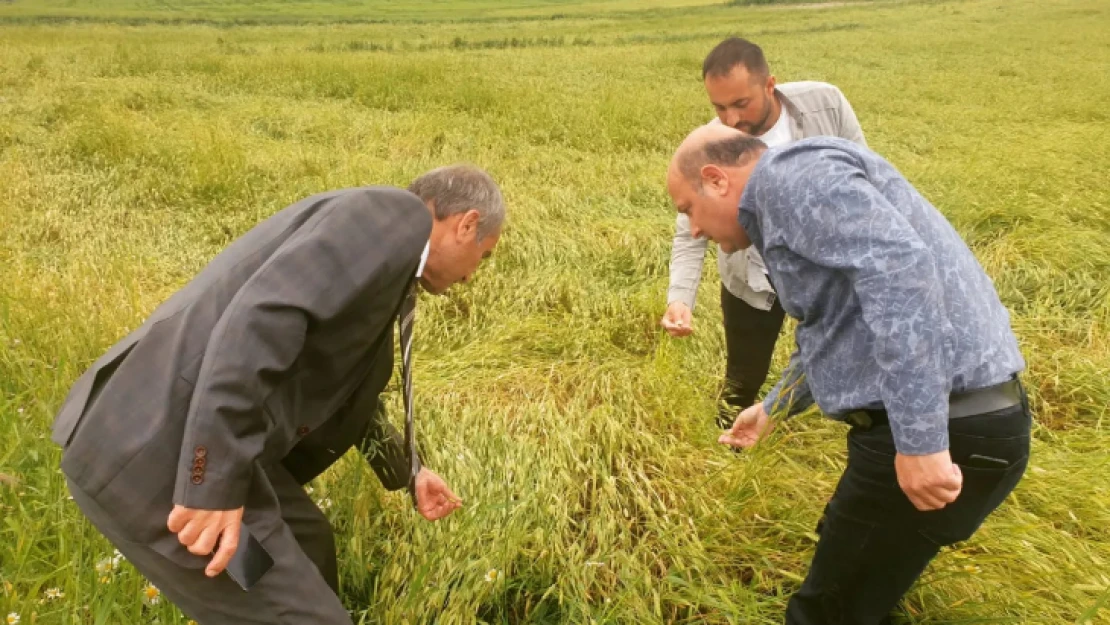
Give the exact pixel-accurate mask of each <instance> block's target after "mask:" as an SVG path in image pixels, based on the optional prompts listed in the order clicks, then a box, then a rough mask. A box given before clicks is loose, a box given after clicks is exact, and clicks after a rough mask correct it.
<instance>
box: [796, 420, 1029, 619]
mask: <svg viewBox="0 0 1110 625" xmlns="http://www.w3.org/2000/svg"><path fill="white" fill-rule="evenodd" d="M1029 427H1030V416H1029V410H1028V404H1027V403H1024V402H1023V404H1022V405H1019V406H1015V407H1013V408H1008V409H1005V410H1000V411H997V412H992V413H987V414H983V415H978V416H972V417H964V418H961V419H953V420H952V421H950V423H949V426H948V431H949V451H950V453H951V454H952V460H953V462H955V463H956V464H958V465H959V466H960V470H961V472H962V473H963V489H962V490H961V492H960V494H959V496H958V497H957V498H956V501H954V502H953V503H950V504H948V505H947V506H945V507H944V508H942V509H940V510H932V511H929V512H921V511H919V510H917V509H916V508H914V506H913V504H912V503H910V501H909V499H908V498H907V497H906V495H905V494H904V493H903V492H902V489H901V488H900V487H899V486H898V476H897V475H896V473H895V470H894V455H895V449H894V441H893V439H892V438H891V433H890V426H889V425H886V424H883V425H878V426H875V427H872V428H871V429H870V430H868V431H864V430H861V429H860V428H853V429H852V431H850V432H849V434H848V466H847V468H846V469H845V470H844V474H843V475H842V476H841V478H840V483H839V484H838V485H837V487H836V492H835V493H834V495H833V497H832V499H831V500H830V501H829V503H828V505H827V506H826V507H825V514H824V516H823V517H822V519H821V521H820V522H819V523H818V527H817V532H818V534H819V535H820V539H819V540H818V542H817V550H816V553H815V554H814V556H813V562H812V564H811V565H810V569H809V574H808V575H807V576H806V579H805V582H804V583H803V584H802V587H801V589H800V590H798V592H797V593H796V594H795V595H794V596H793V597H791V598H790V603H789V605H788V607H787V610H786V623H787V624H788V625H815V624H818V623H820V624H821V625H837V624H843V625H849V624H850V625H871V624H875V623H890V622H891V621H890V613H891V611H892V610H893V609H894V608H895V606H896V605H897V603H898V601H899V600H900V599H901V598H902V595H904V594H905V593H906V591H907V590H909V588H910V586H912V585H913V583H914V581H916V580H917V578H918V577H919V576H920V575H921V572H922V571H923V570H924V569H925V566H926V565H927V564H928V563H929V561H930V560H932V559H933V557H934V556H935V555H936V554H937V552H938V551H939V550H940V548H941V547H944V546H946V545H951V544H953V543H956V542H959V541H963V540H966V539H968V538H970V537H971V535H972V534H974V533H975V531H976V530H977V529H979V526H980V525H981V524H982V523H983V521H984V519H986V517H987V515H989V514H990V513H991V512H993V511H994V509H995V508H997V507H998V506H999V504H1001V503H1002V502H1003V500H1005V499H1006V496H1007V495H1009V494H1010V492H1011V491H1012V490H1013V489H1014V487H1015V486H1016V485H1017V483H1018V482H1019V481H1020V480H1021V477H1022V475H1023V474H1024V472H1025V466H1026V464H1027V463H1028V460H1029ZM973 454H978V455H983V456H989V457H992V458H999V459H1002V460H1004V461H1006V462H1007V463H1008V466H1006V467H995V466H989V465H988V464H985V463H983V462H982V461H980V460H976V459H972V458H970V456H971V455H973Z"/></svg>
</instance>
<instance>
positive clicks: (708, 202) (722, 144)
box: [667, 124, 767, 253]
mask: <svg viewBox="0 0 1110 625" xmlns="http://www.w3.org/2000/svg"><path fill="white" fill-rule="evenodd" d="M766 149H767V146H766V145H764V143H763V142H762V141H760V140H759V139H756V138H754V137H752V136H750V135H746V134H744V133H742V132H740V131H739V130H736V129H734V128H729V127H728V126H723V125H720V124H712V125H706V126H702V127H701V128H698V129H697V130H695V131H694V132H691V133H690V134H689V135H687V137H686V139H685V140H683V142H682V143H681V144H680V145H679V146H678V149H677V150H675V154H674V158H672V159H671V165H670V167H669V168H668V169H667V192H668V193H670V195H671V199H673V200H674V204H675V208H676V209H678V212H679V213H682V214H684V215H686V216H687V217H688V218H689V220H690V234H691V235H692V236H694V237H696V238H701V237H703V236H704V237H708V238H710V239H712V240H713V241H716V242H717V244H718V245H720V246H721V249H722V250H724V251H725V252H728V253H732V252H735V251H737V250H739V249H743V248H745V247H747V246H748V245H750V244H751V242H750V241H749V240H748V236H747V233H745V232H744V230H743V228H741V227H740V223H739V221H738V217H737V212H738V211H739V205H740V197H741V195H743V193H744V186H745V185H746V184H747V182H748V178H749V177H750V176H751V172H752V169H754V168H755V165H756V163H757V162H758V160H759V157H760V155H762V154H763V152H764V151H765V150H766Z"/></svg>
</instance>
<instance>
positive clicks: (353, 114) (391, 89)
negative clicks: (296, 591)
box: [0, 0, 1110, 625]
mask: <svg viewBox="0 0 1110 625" xmlns="http://www.w3.org/2000/svg"><path fill="white" fill-rule="evenodd" d="M640 7H643V8H642V9H641V8H640ZM553 18H558V19H553ZM1108 32H1110V6H1107V4H1106V3H1105V2H1103V1H1102V0H1072V1H1064V0H1045V1H1041V0H1038V1H1033V0H968V1H960V2H955V1H954V2H938V1H922V2H886V1H880V2H867V3H848V4H843V5H840V4H838V5H835V6H820V7H810V6H804V5H803V6H770V7H748V6H727V5H726V4H725V3H719V4H717V5H715V6H711V5H710V3H709V2H699V1H695V0H675V1H673V2H672V1H666V0H653V1H649V2H639V3H637V2H632V1H631V0H608V1H606V0H594V1H592V2H559V1H553V0H548V1H538V0H537V1H533V2H528V3H511V4H510V3H497V2H493V1H491V0H478V1H472V2H458V3H446V2H433V1H431V0H424V1H418V0H409V1H408V2H404V3H392V2H389V3H387V2H383V1H379V0H373V1H369V2H354V1H347V2H343V1H336V2H324V1H317V2H303V3H301V2H280V1H278V0H265V1H261V2H248V1H239V2H214V1H213V2H204V1H201V0H194V1H192V2H182V3H173V4H171V3H168V2H155V1H153V0H102V1H101V2H92V1H80V0H71V1H68V2H67V1H59V0H43V1H42V2H35V3H32V2H23V1H19V2H14V3H0V617H2V616H4V615H8V614H9V613H11V614H13V615H14V614H18V615H19V616H20V618H21V623H22V624H23V625H26V624H28V623H42V624H53V623H127V624H130V623H155V622H158V623H185V618H184V617H183V616H181V615H180V613H179V612H177V611H176V609H174V608H173V607H172V606H170V605H167V604H166V603H165V602H164V601H162V602H151V601H148V600H146V599H147V595H146V594H145V592H144V591H145V582H144V580H143V579H142V578H141V577H140V576H139V575H138V574H137V573H136V572H135V571H134V570H133V569H132V568H130V566H129V565H128V564H126V563H118V565H117V566H112V564H111V562H104V561H103V560H104V559H105V558H108V559H110V557H111V548H110V547H109V545H108V544H107V543H106V542H105V541H104V540H103V539H101V538H100V537H99V536H98V535H97V534H96V533H95V532H94V531H93V530H91V529H90V527H89V526H88V525H87V524H86V523H85V522H84V520H83V517H82V516H81V515H80V513H79V512H78V510H77V509H76V508H75V507H74V506H73V504H72V502H69V501H67V498H66V491H65V487H64V484H63V482H62V476H61V475H60V474H59V472H58V468H57V467H58V458H59V452H58V450H57V449H56V448H55V447H54V446H53V445H52V444H51V443H50V442H49V440H48V438H49V437H48V427H49V424H50V422H51V420H52V417H53V414H54V411H55V410H56V408H57V407H58V406H59V403H60V401H61V399H62V398H63V397H64V394H65V393H66V391H67V390H68V387H69V385H70V384H71V383H72V381H73V380H74V379H75V378H76V377H77V376H78V375H79V374H80V373H81V372H82V371H83V369H84V367H86V366H87V365H88V364H89V363H90V362H91V361H92V360H93V359H94V358H96V357H97V356H98V355H99V354H100V353H101V352H102V351H103V350H104V349H106V348H107V347H108V346H109V345H111V344H112V343H113V342H114V341H115V340H117V339H118V338H119V337H121V336H123V335H124V334H125V333H126V332H127V331H128V329H130V328H134V327H136V326H137V325H138V324H139V323H141V321H142V320H143V318H144V317H145V316H146V315H147V314H148V313H149V312H150V311H151V310H153V309H154V308H155V306H157V305H158V304H159V303H160V302H161V301H162V300H163V299H164V298H165V297H167V296H168V295H169V294H170V293H172V292H173V291H174V290H175V289H176V288H178V287H179V286H181V285H182V284H183V283H184V282H186V281H187V280H188V279H189V277H190V276H191V275H193V274H194V273H195V272H196V271H198V270H199V269H200V268H201V267H202V266H203V265H204V263H205V262H206V261H207V260H208V259H210V258H211V257H212V256H214V255H215V254H216V253H217V252H218V251H219V250H220V249H221V248H222V247H224V246H225V245H227V244H228V243H229V242H230V241H231V240H232V239H233V238H234V237H236V236H237V235H239V234H240V233H242V232H244V231H246V230H247V229H248V228H250V227H251V226H252V225H253V224H254V223H256V222H258V221H259V220H261V219H263V218H265V217H266V216H268V215H270V214H272V213H273V212H275V211H277V210H278V209H280V208H282V207H283V206H285V205H287V204H289V203H292V202H293V201H295V200H297V199H300V198H301V197H303V196H306V195H309V194H311V193H315V192H317V191H321V190H325V189H329V188H337V187H344V186H353V185H361V184H378V183H384V184H397V185H402V186H403V185H406V184H407V183H408V182H409V180H411V179H412V178H413V177H414V176H415V175H416V174H418V173H419V172H421V171H423V170H425V169H427V168H429V167H432V166H435V165H439V164H444V163H447V162H453V161H457V160H466V161H471V162H476V163H479V164H481V165H483V166H485V167H487V168H488V169H489V170H490V171H491V172H492V173H493V174H494V175H495V176H496V177H497V178H498V179H499V180H500V181H501V183H502V186H503V189H504V191H505V194H506V197H507V200H508V201H509V204H510V211H511V215H510V224H509V226H508V229H507V230H506V232H505V236H504V237H503V238H502V243H501V247H500V248H499V250H498V252H497V254H496V255H495V256H494V259H493V260H491V261H490V262H489V263H487V266H486V267H485V268H484V270H483V271H481V272H480V274H479V276H478V279H477V280H476V281H475V282H474V283H473V284H472V285H470V286H466V287H464V288H460V289H458V290H456V291H454V292H452V293H450V294H449V295H448V296H446V297H443V298H438V299H433V298H424V299H423V300H422V302H421V312H420V317H419V321H418V326H417V335H416V336H417V366H416V389H417V390H416V393H417V406H418V410H419V424H418V427H419V434H420V436H421V439H422V441H423V444H424V446H425V447H426V449H427V450H428V452H427V453H428V456H429V457H428V462H429V464H430V465H431V466H432V467H433V468H435V469H436V470H438V471H439V472H440V473H441V474H442V475H444V477H446V478H447V480H448V481H449V483H450V484H451V485H452V486H453V487H454V488H455V490H456V492H458V493H459V494H460V495H461V496H463V497H464V498H465V499H466V502H467V503H466V507H465V508H464V510H462V511H460V512H459V513H457V514H456V515H455V516H453V517H452V518H451V519H450V520H447V521H444V522H441V523H438V524H428V523H425V522H422V521H419V520H418V519H417V517H416V515H415V514H414V513H413V512H412V510H411V508H410V507H409V506H408V504H407V500H406V499H405V498H404V497H403V496H400V495H394V494H388V493H385V492H384V491H383V490H382V489H381V487H380V486H379V485H378V484H377V482H376V480H375V479H374V477H373V475H372V473H371V472H369V471H368V469H367V468H366V467H365V466H364V465H363V464H362V462H361V460H359V459H358V458H356V457H355V456H354V455H353V454H352V455H349V456H348V457H346V458H344V459H343V461H342V462H341V463H340V464H339V465H337V466H336V467H335V468H334V469H333V470H331V471H330V472H329V473H327V474H326V475H325V476H324V477H323V478H321V479H320V480H318V481H317V483H315V484H314V485H313V489H314V492H313V496H314V497H317V498H319V499H320V500H321V501H324V500H328V501H329V502H330V503H331V505H330V507H328V514H329V515H330V516H331V518H332V519H333V521H334V525H335V527H336V530H337V535H338V542H339V545H340V559H341V577H342V586H343V590H342V598H343V600H344V602H345V603H346V604H347V606H348V607H349V608H350V609H351V610H353V611H354V614H355V620H356V622H364V623H418V622H420V623H422V622H433V621H435V622H439V623H471V622H476V621H480V622H487V623H557V622H566V623H584V622H598V623H659V622H679V623H695V622H707V623H776V622H781V619H782V612H783V609H784V606H785V602H786V599H787V597H788V596H789V594H790V593H791V592H792V591H793V590H794V589H795V588H796V587H797V586H798V584H799V583H800V581H801V579H802V577H803V576H804V575H805V571H806V566H807V563H808V560H809V558H810V556H811V554H812V549H813V546H814V540H815V535H814V534H813V527H814V524H815V522H816V521H817V518H818V515H819V513H820V511H821V508H822V506H823V504H824V502H825V499H826V498H827V496H828V495H829V494H830V493H831V492H832V489H833V487H834V485H835V481H836V479H837V477H838V475H839V471H840V469H841V468H842V467H843V463H844V440H843V436H844V433H845V430H844V428H843V427H842V426H839V425H837V424H835V423H833V422H831V421H829V420H826V419H823V418H822V417H820V415H819V414H816V413H811V414H808V415H805V416H803V417H800V418H798V419H796V420H793V421H791V422H790V423H789V424H787V425H786V426H785V427H782V428H780V429H779V430H778V432H777V433H776V435H775V436H774V438H773V439H771V440H770V441H769V442H768V443H767V444H765V445H763V446H762V447H761V448H760V449H758V450H756V451H755V452H753V453H747V454H742V455H737V454H732V453H730V452H728V451H726V450H724V449H722V448H720V447H719V446H718V445H717V444H716V442H715V440H716V437H717V434H718V432H717V430H716V429H715V428H714V427H713V426H712V419H713V415H714V398H715V392H716V389H717V384H718V381H719V378H720V375H721V373H722V371H723V366H724V361H723V337H722V332H721V329H720V311H719V308H718V307H717V306H716V305H715V301H716V294H717V289H718V286H717V285H718V281H717V280H716V276H715V273H714V272H715V264H714V263H707V265H706V274H707V276H706V279H705V280H704V281H703V284H702V290H701V292H700V295H699V308H698V309H697V310H696V311H695V327H696V330H697V331H696V333H695V335H694V336H693V337H692V338H690V339H687V340H683V341H676V340H671V339H669V338H667V337H666V336H665V335H664V334H663V333H662V331H661V330H660V329H659V328H658V325H657V322H658V318H659V316H660V315H661V313H662V310H663V308H664V304H665V301H664V298H665V290H666V284H667V263H668V259H669V251H670V236H671V233H672V227H673V212H672V209H671V207H670V206H669V202H668V198H667V196H666V194H665V190H664V184H663V182H664V171H665V167H666V163H667V160H668V158H669V156H670V152H671V150H672V149H673V148H674V146H675V145H676V144H677V142H678V141H679V140H680V139H681V138H682V136H683V135H684V134H685V133H686V132H688V131H689V130H690V129H691V128H693V127H694V126H695V125H697V124H699V123H702V122H704V121H706V120H707V119H708V118H709V117H710V116H711V115H712V109H711V107H710V106H709V105H708V103H707V102H706V99H705V96H704V93H703V90H702V87H701V83H700V79H699V78H700V74H699V70H700V63H701V59H702V58H703V56H704V55H705V53H706V52H707V51H708V50H709V49H710V48H711V47H712V46H713V45H714V44H715V43H716V42H717V41H718V40H720V39H721V38H722V37H724V36H726V35H729V34H741V35H745V36H748V37H750V38H752V39H754V40H756V41H757V42H759V43H761V44H762V45H763V46H764V48H765V50H767V52H768V55H769V60H770V62H771V64H772V68H773V69H774V71H775V73H776V74H777V76H778V77H779V79H780V81H789V80H800V79H814V80H826V81H830V82H833V83H835V84H837V85H838V86H840V87H841V88H842V89H843V90H844V92H845V93H846V94H847V96H848V98H849V99H850V100H851V101H852V103H853V105H854V107H855V110H856V112H857V114H858V116H859V118H860V121H861V123H862V125H863V127H864V130H865V132H866V133H867V137H868V140H869V142H870V143H871V145H872V147H873V148H875V149H876V150H877V151H879V152H880V153H881V154H883V155H885V156H886V157H887V158H888V159H889V160H891V161H892V162H893V163H894V164H895V165H896V166H898V167H899V168H900V169H901V170H902V171H903V172H904V173H905V174H906V175H907V176H908V177H909V178H910V180H911V181H912V182H913V183H915V184H916V185H917V186H918V188H919V189H921V190H922V191H923V193H924V194H925V195H926V196H927V197H928V198H930V199H931V200H932V201H933V202H934V203H935V204H936V205H937V207H938V208H940V210H942V211H943V212H944V213H945V214H946V215H947V216H948V217H949V218H950V219H951V220H952V222H953V223H954V224H955V226H956V227H957V228H958V229H959V231H960V232H961V233H962V234H963V235H964V236H965V237H966V239H967V240H968V241H969V243H970V244H971V245H972V246H973V249H974V250H975V251H976V253H977V254H978V256H979V258H980V259H981V260H982V262H983V264H984V266H985V267H986V268H987V269H988V271H989V273H990V274H991V275H992V276H993V277H994V279H995V281H996V284H997V286H998V289H999V292H1000V293H1001V295H1002V298H1003V300H1004V302H1005V303H1006V304H1007V305H1008V307H1009V308H1010V310H1011V311H1012V314H1013V322H1014V328H1015V330H1016V332H1017V334H1018V336H1019V339H1020V341H1021V344H1022V348H1023V351H1024V354H1025V356H1026V359H1027V361H1028V363H1029V368H1028V371H1027V372H1026V374H1025V380H1026V382H1027V385H1028V387H1029V389H1030V392H1031V395H1032V398H1033V401H1034V407H1035V410H1036V417H1037V426H1036V428H1035V442H1034V451H1033V454H1034V456H1033V459H1032V463H1031V468H1030V470H1029V471H1028V473H1027V474H1026V478H1025V480H1024V481H1023V482H1022V484H1021V485H1020V486H1019V488H1018V489H1017V491H1016V492H1015V493H1014V495H1013V496H1012V497H1011V498H1010V499H1009V500H1008V501H1007V502H1006V504H1005V505H1004V507H1003V508H1002V509H1001V510H1000V511H999V512H998V513H997V514H995V515H994V516H992V517H991V518H990V519H989V521H988V522H987V524H986V525H985V526H984V528H983V529H982V530H981V532H980V533H979V534H978V535H977V536H976V537H975V538H974V539H973V540H972V541H971V542H969V543H967V544H965V545H962V546H960V547H959V548H956V549H951V550H948V551H945V552H944V553H943V554H942V555H941V556H940V557H939V558H938V559H937V560H936V562H935V563H934V564H933V565H932V566H931V567H930V569H929V570H928V571H927V572H926V574H925V575H924V577H923V578H922V579H921V581H920V583H919V584H918V585H917V586H916V587H915V588H914V589H913V591H911V593H910V594H909V595H908V597H907V606H906V619H907V622H912V623H1085V622H1089V623H1100V622H1101V623H1110V538H1107V534H1106V528H1107V527H1110V477H1108V475H1110V473H1108V471H1110V455H1108V451H1107V450H1108V448H1110V432H1108V430H1107V428H1108V426H1110V423H1108V422H1107V408H1106V407H1107V405H1108V404H1110V244H1108V243H1107V237H1108V235H1110V194H1108V191H1107V188H1108V187H1107V171H1110V148H1108V145H1110V132H1108V128H1110V112H1108V109H1107V103H1110V72H1108V71H1107V67H1110V36H1108V35H1107V33H1108ZM790 346H791V341H790V340H787V339H783V340H781V341H780V345H779V348H780V349H779V353H778V354H777V356H776V365H775V370H776V371H777V369H778V368H779V367H781V366H782V364H784V362H785V359H786V356H787V352H788V350H789V347H790ZM392 401H393V406H394V410H393V412H392V414H393V416H394V418H395V419H397V418H398V417H399V415H400V414H402V412H401V410H400V409H399V406H400V404H399V400H398V399H397V398H395V397H394V398H393V399H392ZM98 564H99V569H100V570H98ZM491 570H495V571H497V572H498V575H497V576H496V577H497V578H496V579H495V580H494V581H492V582H491V581H486V578H487V574H488V572H489V571H491ZM59 594H61V595H62V596H59ZM152 603H153V605H151V604H152ZM2 622H3V621H0V623H2ZM9 622H10V621H9Z"/></svg>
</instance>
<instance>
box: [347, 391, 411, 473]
mask: <svg viewBox="0 0 1110 625" xmlns="http://www.w3.org/2000/svg"><path fill="white" fill-rule="evenodd" d="M354 409H355V410H370V411H372V412H371V414H370V419H369V422H368V423H367V428H366V432H365V433H364V434H363V437H362V441H361V442H360V443H359V451H360V452H361V453H362V456H363V457H364V458H366V462H367V463H369V464H370V468H371V469H373V470H374V474H375V475H377V476H378V480H380V481H381V483H382V486H383V487H385V489H386V490H400V489H402V488H405V487H407V486H408V485H409V461H408V452H407V450H406V449H405V440H404V438H402V437H401V435H400V434H399V433H398V432H397V428H395V427H393V424H392V423H390V422H389V420H388V419H387V418H386V410H385V404H383V403H382V401H381V399H379V398H378V397H377V396H374V398H373V401H372V402H359V404H358V405H356V406H354ZM419 460H420V459H419V454H418V457H417V461H418V462H419Z"/></svg>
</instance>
